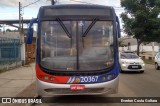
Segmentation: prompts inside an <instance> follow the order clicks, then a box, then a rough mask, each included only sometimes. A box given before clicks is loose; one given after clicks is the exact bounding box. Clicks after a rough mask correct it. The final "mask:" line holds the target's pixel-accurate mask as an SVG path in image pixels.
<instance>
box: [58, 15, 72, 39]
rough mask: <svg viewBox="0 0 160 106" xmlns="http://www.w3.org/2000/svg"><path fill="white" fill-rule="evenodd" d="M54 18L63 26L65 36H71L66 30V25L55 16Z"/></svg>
mask: <svg viewBox="0 0 160 106" xmlns="http://www.w3.org/2000/svg"><path fill="white" fill-rule="evenodd" d="M56 20H57V21H58V22H59V24H60V25H61V27H62V28H63V30H64V32H65V33H66V34H67V36H68V37H69V38H71V34H70V33H69V31H68V30H67V28H66V26H65V25H64V24H63V22H62V21H61V20H60V19H59V18H56Z"/></svg>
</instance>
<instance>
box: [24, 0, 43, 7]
mask: <svg viewBox="0 0 160 106" xmlns="http://www.w3.org/2000/svg"><path fill="white" fill-rule="evenodd" d="M39 1H40V0H37V1H35V2H32V3H30V4H28V5H26V6H23V8H25V7H28V6H30V5H32V4H35V3H37V2H39Z"/></svg>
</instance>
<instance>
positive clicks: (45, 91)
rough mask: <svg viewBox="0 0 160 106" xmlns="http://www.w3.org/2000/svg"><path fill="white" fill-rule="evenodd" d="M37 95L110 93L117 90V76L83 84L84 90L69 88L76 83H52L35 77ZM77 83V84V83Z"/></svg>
mask: <svg viewBox="0 0 160 106" xmlns="http://www.w3.org/2000/svg"><path fill="white" fill-rule="evenodd" d="M36 82H37V90H38V95H39V96H43V97H51V96H54V95H100V94H112V93H117V91H118V82H119V76H118V77H117V78H115V79H113V80H111V81H108V82H103V83H95V84H83V85H85V89H84V90H74V91H73V90H70V86H71V85H76V84H54V83H48V82H44V81H41V80H39V79H37V81H36ZM77 85H78V84H77Z"/></svg>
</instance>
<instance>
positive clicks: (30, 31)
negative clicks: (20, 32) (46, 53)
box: [26, 18, 37, 44]
mask: <svg viewBox="0 0 160 106" xmlns="http://www.w3.org/2000/svg"><path fill="white" fill-rule="evenodd" d="M34 23H37V18H34V19H32V20H31V21H30V25H29V28H28V31H27V37H26V43H27V44H31V43H32V38H33V32H34V31H33V28H32V27H33V24H34Z"/></svg>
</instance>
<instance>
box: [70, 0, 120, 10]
mask: <svg viewBox="0 0 160 106" xmlns="http://www.w3.org/2000/svg"><path fill="white" fill-rule="evenodd" d="M70 1H74V2H78V3H85V4H91V5H95V4H94V3H89V2H84V1H78V0H70ZM112 7H114V8H115V9H116V10H123V8H122V7H116V6H112Z"/></svg>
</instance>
